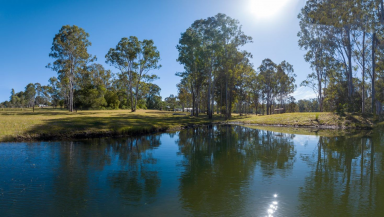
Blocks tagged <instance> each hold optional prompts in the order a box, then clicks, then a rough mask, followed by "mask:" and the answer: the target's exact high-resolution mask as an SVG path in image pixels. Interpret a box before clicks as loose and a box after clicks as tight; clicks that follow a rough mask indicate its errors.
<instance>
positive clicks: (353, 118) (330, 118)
mask: <svg viewBox="0 0 384 217" xmlns="http://www.w3.org/2000/svg"><path fill="white" fill-rule="evenodd" d="M242 122H243V123H246V124H260V125H279V126H301V127H306V126H322V127H330V128H371V127H373V121H372V118H370V117H362V116H361V115H357V114H346V115H338V114H335V113H331V112H313V113H311V112H308V113H285V114H276V115H269V116H252V117H249V118H245V119H243V120H242Z"/></svg>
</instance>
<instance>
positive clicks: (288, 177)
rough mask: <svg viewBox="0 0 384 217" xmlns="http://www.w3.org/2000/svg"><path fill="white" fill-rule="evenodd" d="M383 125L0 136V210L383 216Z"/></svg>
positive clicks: (91, 213)
mask: <svg viewBox="0 0 384 217" xmlns="http://www.w3.org/2000/svg"><path fill="white" fill-rule="evenodd" d="M383 141H384V135H383V130H375V131H371V132H361V133H359V134H356V135H352V136H314V135H298V134H296V135H295V134H286V133H279V132H271V131H264V130H258V129H250V128H245V127H240V126H206V127H201V128H196V129H188V130H183V131H180V132H178V133H173V134H160V135H150V136H144V137H139V138H119V139H96V140H86V141H77V142H41V143H8V144H0V174H1V176H0V213H2V215H4V216H24V215H29V216H42V215H48V216H55V215H65V216H67V215H82V216H95V215H103V216H105V215H116V216H120V215H126V214H127V213H129V215H130V216H181V215H192V216H274V217H278V216H384V206H382V204H384V196H383V195H384V173H383V169H384V156H383V153H384V142H383Z"/></svg>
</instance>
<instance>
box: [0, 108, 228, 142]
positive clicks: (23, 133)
mask: <svg viewBox="0 0 384 217" xmlns="http://www.w3.org/2000/svg"><path fill="white" fill-rule="evenodd" d="M173 114H174V112H167V111H158V110H138V111H137V112H134V113H132V112H131V111H129V110H98V111H78V112H77V113H76V112H74V113H70V112H67V111H66V110H61V109H46V108H44V109H35V112H32V110H31V109H23V110H21V109H9V110H7V109H4V110H1V109H0V141H15V140H16V141H17V140H19V141H21V140H30V139H37V140H41V139H62V138H73V137H75V138H76V137H82V138H84V137H95V136H113V135H136V134H145V133H151V132H158V131H159V132H162V131H166V130H177V129H180V128H182V127H184V126H186V125H199V124H207V123H211V122H212V121H210V120H208V118H207V116H206V115H201V116H200V117H197V118H196V117H191V116H190V115H187V113H185V114H186V115H173ZM179 114H180V113H179ZM222 120H223V119H222V118H221V117H220V116H215V118H214V121H215V122H217V121H222Z"/></svg>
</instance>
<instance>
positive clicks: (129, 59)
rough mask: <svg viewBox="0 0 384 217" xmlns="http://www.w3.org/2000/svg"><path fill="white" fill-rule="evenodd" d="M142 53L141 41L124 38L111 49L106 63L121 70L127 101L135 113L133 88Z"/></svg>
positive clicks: (133, 38) (106, 56)
mask: <svg viewBox="0 0 384 217" xmlns="http://www.w3.org/2000/svg"><path fill="white" fill-rule="evenodd" d="M139 51H140V41H139V40H138V38H137V37H135V36H130V37H129V38H122V39H121V40H120V41H119V43H118V44H117V45H116V48H111V49H109V51H108V53H107V55H105V59H106V63H109V64H110V65H112V66H114V67H116V68H117V69H119V70H120V75H119V76H120V77H121V80H122V81H124V83H125V85H126V92H127V98H128V99H127V100H128V101H130V102H131V111H132V112H134V111H135V110H136V108H134V106H133V105H134V94H133V86H134V79H135V76H136V74H135V71H134V70H135V68H136V67H137V63H136V62H135V61H136V59H137V55H138V53H139Z"/></svg>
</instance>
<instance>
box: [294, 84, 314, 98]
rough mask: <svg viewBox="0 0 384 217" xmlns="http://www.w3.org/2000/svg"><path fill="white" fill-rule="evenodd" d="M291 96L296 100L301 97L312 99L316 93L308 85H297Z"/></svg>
mask: <svg viewBox="0 0 384 217" xmlns="http://www.w3.org/2000/svg"><path fill="white" fill-rule="evenodd" d="M292 96H293V97H295V99H296V100H301V99H314V98H316V97H317V96H316V94H315V93H314V92H313V90H312V89H310V88H308V87H299V88H298V89H297V90H296V91H295V92H294V93H293V94H292Z"/></svg>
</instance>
